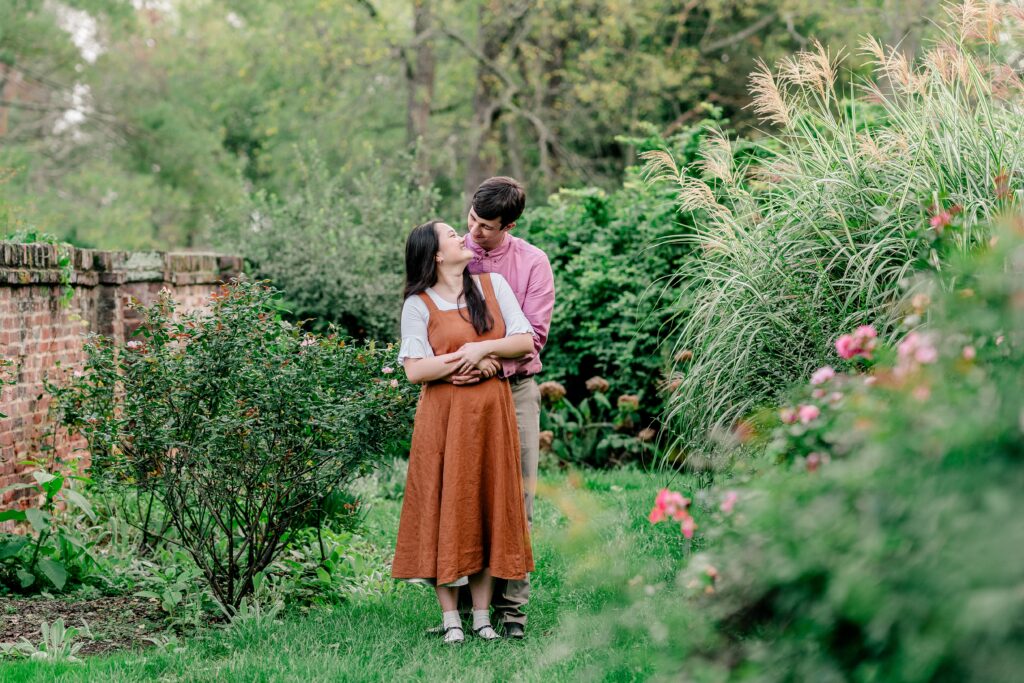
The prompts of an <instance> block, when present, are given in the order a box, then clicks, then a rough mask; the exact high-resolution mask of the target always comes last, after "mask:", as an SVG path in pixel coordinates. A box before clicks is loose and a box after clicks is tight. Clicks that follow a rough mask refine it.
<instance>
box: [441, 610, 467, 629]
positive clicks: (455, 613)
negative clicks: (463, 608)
mask: <svg viewBox="0 0 1024 683" xmlns="http://www.w3.org/2000/svg"><path fill="white" fill-rule="evenodd" d="M441 624H442V626H444V628H451V627H452V626H458V627H460V628H461V627H462V619H460V618H459V610H457V609H453V610H452V611H451V612H441Z"/></svg>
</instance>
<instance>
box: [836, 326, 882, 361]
mask: <svg viewBox="0 0 1024 683" xmlns="http://www.w3.org/2000/svg"><path fill="white" fill-rule="evenodd" d="M877 338H878V332H877V331H876V330H875V328H874V327H873V326H871V325H861V326H860V327H858V328H857V329H856V330H854V331H853V333H852V334H844V335H842V336H841V337H839V339H837V340H836V353H838V354H839V357H840V358H842V359H843V360H851V359H853V358H856V357H857V356H860V357H862V358H866V359H867V360H871V358H872V354H873V352H874V350H875V346H876V345H877V343H878V339H877Z"/></svg>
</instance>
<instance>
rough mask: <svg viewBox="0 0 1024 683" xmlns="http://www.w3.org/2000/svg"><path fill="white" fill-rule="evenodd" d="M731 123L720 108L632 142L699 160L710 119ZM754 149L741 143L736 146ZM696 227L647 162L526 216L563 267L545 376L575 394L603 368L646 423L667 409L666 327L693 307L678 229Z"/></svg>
mask: <svg viewBox="0 0 1024 683" xmlns="http://www.w3.org/2000/svg"><path fill="white" fill-rule="evenodd" d="M724 123H725V121H723V120H722V119H721V113H720V111H719V110H716V109H713V108H712V109H710V110H709V113H708V118H707V119H706V120H705V121H703V122H702V123H700V124H698V125H696V126H694V127H691V128H687V129H686V130H684V131H683V132H682V133H679V134H677V135H675V136H673V137H671V138H670V139H668V140H666V139H663V138H662V137H660V136H659V135H658V134H657V133H655V132H653V131H652V132H651V134H650V136H649V137H648V138H636V139H629V140H625V141H626V142H629V143H630V144H632V145H635V146H636V148H637V149H639V150H641V151H642V150H647V149H652V148H657V147H662V146H668V147H670V148H671V149H673V150H674V151H675V153H676V154H677V155H678V156H679V157H680V158H682V159H686V160H687V161H692V160H694V159H695V158H696V156H695V155H696V154H697V152H698V150H699V148H700V144H701V140H702V139H703V137H704V135H705V131H706V130H707V127H708V126H709V125H711V124H724ZM750 151H751V148H750V146H747V145H737V148H736V150H735V153H736V154H737V155H738V156H740V157H742V156H745V155H747V154H749V153H750ZM692 229H693V223H692V217H690V216H680V214H679V213H678V212H677V210H676V207H675V202H674V192H673V191H672V190H671V189H669V188H666V187H661V186H651V185H649V184H647V183H645V182H643V179H642V177H641V175H640V171H639V169H637V168H631V169H629V170H627V172H626V175H625V179H624V181H623V184H622V186H621V187H620V188H618V189H616V190H615V191H614V192H611V193H606V192H605V191H604V190H600V189H597V188H587V189H583V190H562V191H561V192H559V193H558V194H555V195H553V196H552V197H550V198H549V202H548V205H547V206H542V207H538V208H534V209H530V210H528V211H527V212H526V213H525V214H524V215H523V217H522V218H521V219H520V221H519V227H518V228H517V232H518V233H519V234H520V236H522V237H523V238H525V239H526V240H527V241H529V242H531V243H533V244H535V245H536V246H538V247H540V248H541V249H543V250H544V251H545V252H546V253H547V255H548V258H549V259H550V260H551V267H552V270H553V271H554V275H555V293H556V305H555V310H554V314H553V316H552V321H551V332H550V336H549V337H548V343H547V346H546V347H545V349H544V354H543V361H544V372H543V377H544V379H546V380H552V381H558V382H561V383H563V384H564V385H565V387H566V389H567V391H568V398H569V400H570V401H571V402H573V403H576V402H579V401H581V400H584V399H585V398H586V397H587V396H589V394H590V392H589V391H587V390H586V388H585V383H586V381H587V380H588V379H590V378H591V377H594V376H599V377H602V378H604V379H606V380H607V381H608V382H609V383H610V385H611V391H612V393H613V395H618V394H622V393H626V394H638V395H640V397H641V405H642V408H641V413H640V416H638V419H637V421H638V422H644V423H645V426H646V424H647V423H649V422H650V421H651V420H652V419H653V418H655V417H657V416H659V415H660V414H661V412H662V399H663V396H662V392H663V389H664V386H665V375H664V371H665V368H666V366H667V365H668V351H667V350H666V349H665V348H664V342H665V340H666V333H667V332H668V331H669V330H670V327H671V325H670V322H671V320H672V319H673V317H674V316H677V315H680V314H681V313H683V312H685V311H686V310H687V308H688V306H689V299H688V298H687V297H686V296H684V295H683V292H682V286H681V285H682V280H681V278H682V277H683V276H682V275H681V274H680V271H681V270H682V268H683V264H684V263H685V262H686V261H687V260H688V259H690V258H691V257H692V249H691V245H690V244H689V243H687V242H685V241H683V240H680V239H678V237H679V235H680V234H681V233H683V234H685V233H687V232H689V231H691V230H692Z"/></svg>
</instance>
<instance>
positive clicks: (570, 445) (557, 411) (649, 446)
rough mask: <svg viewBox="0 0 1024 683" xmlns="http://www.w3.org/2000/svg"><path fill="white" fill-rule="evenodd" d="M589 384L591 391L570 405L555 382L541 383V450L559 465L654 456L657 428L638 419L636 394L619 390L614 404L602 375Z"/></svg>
mask: <svg viewBox="0 0 1024 683" xmlns="http://www.w3.org/2000/svg"><path fill="white" fill-rule="evenodd" d="M587 388H588V390H589V391H590V392H591V393H590V396H588V397H587V398H584V399H581V400H580V401H579V402H577V403H575V404H574V403H573V402H572V401H570V400H569V399H568V398H567V397H566V395H565V394H566V392H565V388H564V387H562V385H560V384H558V383H557V382H544V383H543V384H541V385H540V392H541V396H542V397H543V399H544V400H543V408H544V409H543V410H542V411H541V419H540V426H541V430H542V431H541V434H540V443H541V449H542V450H543V451H544V452H546V453H550V454H552V455H553V456H554V457H556V458H557V459H558V461H559V464H560V465H562V466H564V465H587V466H590V467H607V466H610V465H621V464H623V463H625V462H630V461H635V460H643V459H644V456H645V455H647V456H651V455H653V453H654V443H653V442H654V440H655V438H656V437H657V432H656V431H655V430H654V429H652V428H650V427H644V428H643V429H640V428H639V425H638V424H637V419H638V417H639V415H640V397H639V396H637V395H636V394H622V395H621V396H619V397H618V398H617V399H616V402H615V405H614V406H612V402H611V400H610V399H609V398H608V396H607V392H608V389H609V383H608V382H607V381H606V380H604V379H603V378H601V377H592V378H591V379H590V380H588V381H587ZM647 459H648V460H650V457H648V458H647Z"/></svg>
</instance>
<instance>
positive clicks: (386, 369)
mask: <svg viewBox="0 0 1024 683" xmlns="http://www.w3.org/2000/svg"><path fill="white" fill-rule="evenodd" d="M394 371H395V369H394V368H393V367H391V366H390V365H386V366H384V367H383V368H381V373H382V374H385V375H390V374H391V373H392V372H394Z"/></svg>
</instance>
